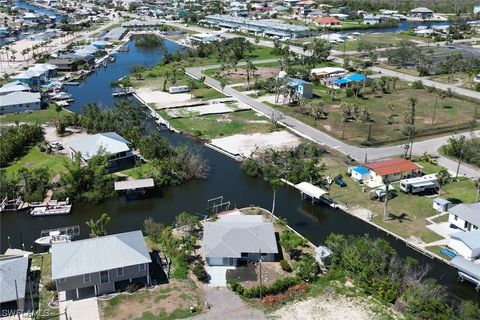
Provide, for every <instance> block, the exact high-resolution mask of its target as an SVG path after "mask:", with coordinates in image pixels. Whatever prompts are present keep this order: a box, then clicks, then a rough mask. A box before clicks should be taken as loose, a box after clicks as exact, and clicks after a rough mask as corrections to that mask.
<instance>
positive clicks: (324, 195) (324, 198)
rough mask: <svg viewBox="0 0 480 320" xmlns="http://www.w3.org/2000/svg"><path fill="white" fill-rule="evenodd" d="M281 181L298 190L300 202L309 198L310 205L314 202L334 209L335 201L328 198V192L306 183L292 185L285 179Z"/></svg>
mask: <svg viewBox="0 0 480 320" xmlns="http://www.w3.org/2000/svg"><path fill="white" fill-rule="evenodd" d="M281 180H282V182H283V183H285V184H287V185H289V186H291V187H294V188H295V189H297V190H299V191H300V194H301V196H302V200H303V199H305V198H310V199H311V201H312V203H314V202H315V201H321V202H323V203H325V204H327V205H329V206H330V207H332V208H335V207H336V203H335V201H334V200H333V199H331V198H330V197H329V192H328V191H326V190H323V189H322V188H319V187H317V186H314V185H313V184H311V183H308V182H300V183H298V184H294V183H292V182H290V181H288V180H285V179H281Z"/></svg>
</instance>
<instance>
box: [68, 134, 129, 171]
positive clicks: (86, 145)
mask: <svg viewBox="0 0 480 320" xmlns="http://www.w3.org/2000/svg"><path fill="white" fill-rule="evenodd" d="M66 145H67V147H68V150H69V152H68V155H69V156H70V158H72V159H75V156H76V154H77V153H79V154H80V157H81V159H82V160H83V161H84V162H88V160H90V159H91V158H92V157H93V156H95V155H97V154H98V153H99V152H104V153H105V154H108V155H109V163H110V166H115V164H116V162H117V161H120V160H123V159H128V158H133V157H135V154H134V153H133V152H132V151H131V149H130V142H129V141H128V140H126V139H124V138H123V137H122V136H120V135H119V134H117V133H115V132H105V133H97V134H94V135H89V136H86V137H83V138H80V139H77V140H74V141H70V142H68V143H67V144H66Z"/></svg>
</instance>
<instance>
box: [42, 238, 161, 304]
mask: <svg viewBox="0 0 480 320" xmlns="http://www.w3.org/2000/svg"><path fill="white" fill-rule="evenodd" d="M51 252H52V279H53V280H54V281H55V284H56V285H57V290H58V291H59V292H60V291H66V294H67V297H72V296H73V297H76V298H77V299H79V298H81V297H85V296H92V295H101V294H104V293H110V292H115V291H117V290H118V289H121V288H125V286H126V285H128V284H130V283H143V284H147V285H150V273H149V264H150V263H151V262H152V260H151V258H150V254H149V252H148V249H147V246H146V244H145V241H144V238H143V234H142V232H141V231H140V230H137V231H132V232H125V233H119V234H114V235H109V236H104V237H98V238H91V239H85V240H78V241H73V242H67V243H59V244H55V245H53V246H52V249H51Z"/></svg>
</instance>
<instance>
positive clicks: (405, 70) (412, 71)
mask: <svg viewBox="0 0 480 320" xmlns="http://www.w3.org/2000/svg"><path fill="white" fill-rule="evenodd" d="M378 66H379V67H380V68H384V69H388V70H393V71H396V72H399V73H405V74H409V75H412V76H416V77H418V76H419V74H420V73H419V72H418V71H417V70H415V69H409V68H401V67H397V66H393V65H390V64H386V63H380V64H378Z"/></svg>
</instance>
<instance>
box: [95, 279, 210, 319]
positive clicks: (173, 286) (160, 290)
mask: <svg viewBox="0 0 480 320" xmlns="http://www.w3.org/2000/svg"><path fill="white" fill-rule="evenodd" d="M98 305H99V311H100V318H101V319H115V320H126V319H145V320H146V319H149V320H150V319H152V320H153V319H156V320H158V319H165V320H167V319H172V320H173V319H184V318H187V317H190V316H193V315H196V314H198V312H197V313H191V312H190V306H192V305H197V306H200V305H201V304H200V296H199V290H198V289H197V287H196V285H195V283H193V281H192V280H181V281H180V280H172V281H171V282H170V283H168V284H162V285H158V286H157V287H155V289H153V290H140V291H137V292H136V293H135V294H133V295H118V296H116V297H114V298H112V299H110V300H98Z"/></svg>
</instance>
